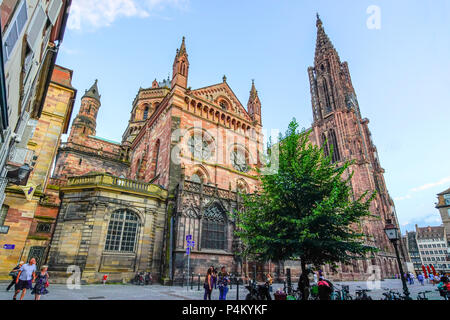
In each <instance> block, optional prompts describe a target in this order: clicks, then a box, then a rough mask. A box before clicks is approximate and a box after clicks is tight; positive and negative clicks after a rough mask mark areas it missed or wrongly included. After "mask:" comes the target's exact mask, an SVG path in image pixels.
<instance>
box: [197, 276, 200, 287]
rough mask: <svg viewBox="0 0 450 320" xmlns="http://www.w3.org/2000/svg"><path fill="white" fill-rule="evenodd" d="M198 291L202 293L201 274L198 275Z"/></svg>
mask: <svg viewBox="0 0 450 320" xmlns="http://www.w3.org/2000/svg"><path fill="white" fill-rule="evenodd" d="M197 290H198V291H200V273H199V274H198V288H197Z"/></svg>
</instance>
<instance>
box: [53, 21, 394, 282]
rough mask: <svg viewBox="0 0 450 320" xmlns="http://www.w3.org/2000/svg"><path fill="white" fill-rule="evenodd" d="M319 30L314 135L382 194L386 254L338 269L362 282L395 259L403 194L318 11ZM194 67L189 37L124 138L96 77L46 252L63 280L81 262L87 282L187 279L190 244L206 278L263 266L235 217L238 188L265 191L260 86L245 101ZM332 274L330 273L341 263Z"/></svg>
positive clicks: (377, 231) (278, 268) (355, 182)
mask: <svg viewBox="0 0 450 320" xmlns="http://www.w3.org/2000/svg"><path fill="white" fill-rule="evenodd" d="M317 28H318V31H317V45H316V54H315V61H314V67H311V68H309V70H308V73H309V78H310V83H311V95H312V107H313V114H314V123H313V125H312V129H313V133H312V136H311V140H312V142H313V143H315V144H317V145H323V144H325V145H326V148H325V149H326V151H327V152H332V158H333V161H334V162H336V164H337V165H339V162H341V161H346V160H355V161H356V162H355V164H354V165H353V166H352V167H351V170H352V171H353V172H354V176H353V179H352V186H353V188H354V190H355V192H356V194H357V195H360V194H362V193H363V192H365V191H366V190H377V191H378V195H377V199H376V201H374V202H373V206H372V211H373V213H374V214H375V215H377V216H378V217H380V218H381V219H379V220H377V219H373V220H367V221H362V222H361V225H360V228H362V230H363V231H364V232H365V234H367V241H370V242H371V243H373V244H374V245H375V246H377V247H378V248H380V252H379V253H377V255H376V256H374V257H373V258H372V260H368V261H355V263H354V265H353V266H342V270H340V275H339V276H342V278H345V279H359V278H362V275H364V273H365V272H366V270H367V263H369V265H377V266H380V267H381V272H382V276H383V277H384V276H387V275H388V274H392V273H393V272H394V271H393V270H394V267H395V259H394V255H393V251H392V248H391V245H390V243H388V241H387V239H386V237H385V236H384V234H383V226H384V224H383V221H384V220H385V219H393V220H394V221H395V222H396V215H395V211H394V206H393V202H392V200H391V198H390V197H389V194H388V192H387V190H386V187H385V184H384V179H383V169H382V168H381V167H380V164H379V161H378V157H377V152H376V148H375V146H374V145H373V143H372V140H371V138H370V132H369V129H368V122H369V121H368V120H367V119H362V118H361V114H360V110H359V106H358V102H357V99H356V95H355V92H354V89H353V86H352V83H351V79H350V74H349V69H348V65H347V63H345V62H344V63H341V61H340V59H339V56H338V53H337V52H336V50H335V49H334V47H333V45H332V44H331V41H330V40H329V38H328V36H327V35H326V34H325V31H324V29H323V26H322V22H321V21H320V19H319V18H318V20H317ZM189 67H190V65H189V59H188V53H187V49H186V44H185V39H184V38H183V40H182V43H181V46H180V48H179V49H178V50H177V52H176V55H175V59H174V62H173V71H172V79H167V80H164V81H162V82H158V81H156V80H155V81H153V83H152V86H151V87H150V88H146V89H143V88H141V89H139V91H138V93H137V95H136V98H135V99H134V102H133V104H132V110H131V116H130V120H129V122H128V126H127V128H126V130H125V132H124V134H123V136H122V141H121V142H120V143H119V142H114V141H110V140H107V139H103V138H100V137H98V136H96V121H97V114H98V111H99V108H100V107H101V96H100V93H99V89H98V86H97V81H96V82H95V83H94V85H93V86H92V87H91V88H90V89H89V90H87V91H86V92H85V94H84V96H83V97H82V99H81V107H80V111H79V113H78V115H77V116H76V118H75V120H74V121H73V124H72V128H71V132H70V135H69V138H68V140H67V142H66V143H63V144H62V145H61V146H60V148H59V151H58V155H57V159H56V164H55V171H54V176H53V178H52V183H53V184H55V185H58V187H59V190H60V199H59V201H60V212H59V216H58V219H57V222H56V228H55V232H54V236H53V239H52V243H51V248H50V253H49V257H48V263H49V265H50V270H51V271H53V272H54V273H59V274H60V275H61V276H63V274H65V272H66V270H67V268H69V267H71V266H77V268H80V271H81V272H82V280H84V281H86V282H95V281H100V279H101V277H102V276H103V274H105V273H107V274H109V279H111V280H116V281H123V280H129V279H131V278H132V277H133V276H134V274H135V273H136V272H138V271H150V272H152V274H153V275H154V277H156V278H160V279H162V281H163V282H166V283H179V282H180V281H182V280H183V279H184V278H185V277H186V276H187V274H186V272H187V270H186V266H187V259H188V256H187V254H186V248H187V245H188V244H189V245H190V255H189V257H190V266H191V272H194V273H195V274H204V272H205V270H206V269H207V268H208V267H209V266H210V265H214V266H222V265H225V266H227V268H228V270H229V271H230V272H232V273H234V274H240V275H243V276H247V275H248V272H249V270H251V269H252V268H253V266H255V264H253V263H251V262H248V261H245V260H243V259H241V258H240V257H239V255H237V254H236V253H237V252H238V251H239V248H240V242H239V239H237V238H236V237H235V236H234V230H235V221H234V220H233V218H232V217H231V216H230V215H229V214H228V213H230V212H233V210H235V209H238V208H240V207H241V199H240V196H239V194H240V193H242V192H245V193H252V192H255V190H256V188H257V184H258V176H257V171H256V168H258V167H259V166H260V165H261V163H260V155H261V153H262V151H263V137H262V117H261V101H260V100H259V97H258V92H257V90H256V87H255V84H254V83H252V84H251V89H250V95H249V100H248V103H247V108H245V107H244V105H243V104H242V103H241V102H240V101H239V99H238V98H237V97H236V95H235V94H234V92H233V90H232V89H231V88H230V86H229V85H228V83H227V79H226V77H225V76H224V77H223V80H222V82H220V83H217V84H213V85H210V86H207V87H203V88H199V89H195V90H194V89H191V87H190V86H188V77H189ZM348 174H350V172H349V173H348ZM190 239H192V242H189V243H188V240H190ZM294 264H295V263H294ZM286 265H289V262H286V264H285V265H284V266H283V264H277V265H273V264H266V265H264V264H257V265H256V266H257V268H258V271H259V272H268V271H269V270H270V272H272V273H274V274H276V275H277V276H281V275H282V274H283V273H284V267H285V266H286ZM325 270H326V271H328V272H329V275H330V277H331V278H332V277H333V274H332V271H331V270H328V269H326V268H325ZM341 271H342V272H341ZM336 276H338V275H337V274H336Z"/></svg>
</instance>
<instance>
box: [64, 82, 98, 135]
mask: <svg viewBox="0 0 450 320" xmlns="http://www.w3.org/2000/svg"><path fill="white" fill-rule="evenodd" d="M100 98H101V96H100V94H99V91H98V87H97V80H95V82H94V84H93V85H92V87H91V88H90V89H89V90H86V92H85V94H84V96H83V97H82V98H81V106H80V111H79V112H78V115H77V116H76V118H75V119H74V121H73V124H72V129H71V130H70V135H69V138H68V141H73V140H75V139H77V138H81V139H83V137H86V136H95V133H96V127H97V114H98V110H99V109H100V105H101V102H100Z"/></svg>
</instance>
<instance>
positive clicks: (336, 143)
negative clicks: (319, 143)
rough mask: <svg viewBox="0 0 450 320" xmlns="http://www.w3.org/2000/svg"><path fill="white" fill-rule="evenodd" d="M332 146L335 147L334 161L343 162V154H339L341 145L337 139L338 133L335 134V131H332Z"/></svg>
mask: <svg viewBox="0 0 450 320" xmlns="http://www.w3.org/2000/svg"><path fill="white" fill-rule="evenodd" d="M329 143H330V145H332V146H333V155H332V161H333V162H338V161H340V160H341V154H340V152H339V145H338V141H337V137H336V132H334V130H333V129H331V130H330V142H329Z"/></svg>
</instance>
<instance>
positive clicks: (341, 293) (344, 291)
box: [331, 284, 353, 300]
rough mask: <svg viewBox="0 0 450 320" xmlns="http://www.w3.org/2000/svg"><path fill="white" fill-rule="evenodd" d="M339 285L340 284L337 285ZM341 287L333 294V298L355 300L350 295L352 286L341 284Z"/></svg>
mask: <svg viewBox="0 0 450 320" xmlns="http://www.w3.org/2000/svg"><path fill="white" fill-rule="evenodd" d="M335 286H336V287H337V286H339V285H338V284H336V285H335ZM339 287H341V289H336V290H335V291H334V292H333V293H332V294H331V300H353V297H352V296H351V295H350V287H349V286H344V285H342V286H339Z"/></svg>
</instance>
